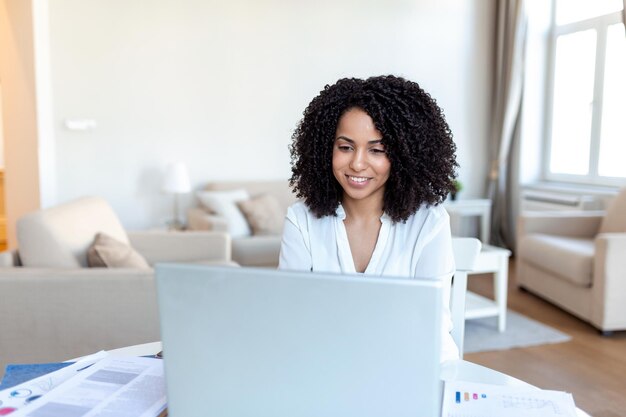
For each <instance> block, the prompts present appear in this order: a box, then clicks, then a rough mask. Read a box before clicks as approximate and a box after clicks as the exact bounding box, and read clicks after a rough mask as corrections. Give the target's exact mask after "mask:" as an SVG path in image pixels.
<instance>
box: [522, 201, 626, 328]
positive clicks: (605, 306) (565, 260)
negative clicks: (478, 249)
mask: <svg viewBox="0 0 626 417" xmlns="http://www.w3.org/2000/svg"><path fill="white" fill-rule="evenodd" d="M517 239H518V240H517V255H516V264H517V285H518V286H520V287H522V288H525V289H527V290H528V291H530V292H532V293H535V294H537V295H539V296H540V297H542V298H545V299H546V300H548V301H551V302H552V303H554V304H556V305H558V306H559V307H561V308H563V309H564V310H566V311H568V312H570V313H572V314H574V315H575V316H577V317H579V318H581V319H583V320H585V321H587V322H589V323H591V324H592V325H593V326H595V327H596V328H598V329H599V330H600V331H602V332H603V333H604V334H609V333H610V332H611V331H613V330H625V329H626V189H624V190H622V191H621V192H620V194H619V195H618V196H617V197H616V198H615V199H614V200H613V201H612V202H611V204H610V206H609V208H608V210H607V212H606V213H604V212H568V213H563V212H543V213H526V214H523V215H521V216H520V217H519V219H518V229H517Z"/></svg>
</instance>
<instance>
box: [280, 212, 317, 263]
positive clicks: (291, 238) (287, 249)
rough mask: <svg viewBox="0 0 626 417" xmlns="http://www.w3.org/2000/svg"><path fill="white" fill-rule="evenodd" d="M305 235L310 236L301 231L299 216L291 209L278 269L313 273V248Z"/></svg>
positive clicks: (288, 213)
mask: <svg viewBox="0 0 626 417" xmlns="http://www.w3.org/2000/svg"><path fill="white" fill-rule="evenodd" d="M305 235H306V236H308V234H306V233H304V232H303V230H302V229H301V227H300V224H299V222H298V219H297V216H296V215H295V213H294V211H293V210H292V208H291V207H290V208H289V210H288V211H287V217H286V218H285V228H284V231H283V239H282V242H281V245H280V258H279V261H278V269H290V270H296V271H311V269H312V267H313V262H312V258H311V248H310V247H309V245H308V244H307V239H306V238H305Z"/></svg>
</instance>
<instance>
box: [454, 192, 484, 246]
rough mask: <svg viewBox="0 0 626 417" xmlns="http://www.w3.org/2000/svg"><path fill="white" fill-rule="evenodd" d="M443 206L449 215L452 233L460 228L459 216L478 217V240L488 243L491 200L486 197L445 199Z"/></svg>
mask: <svg viewBox="0 0 626 417" xmlns="http://www.w3.org/2000/svg"><path fill="white" fill-rule="evenodd" d="M443 207H444V208H445V209H446V211H447V212H448V214H449V215H450V227H451V228H452V231H453V233H454V231H455V230H460V224H461V218H462V217H466V216H478V217H480V240H481V242H483V244H484V243H489V234H490V233H489V229H490V227H491V200H489V199H486V198H480V199H473V200H455V201H452V200H446V201H444V203H443Z"/></svg>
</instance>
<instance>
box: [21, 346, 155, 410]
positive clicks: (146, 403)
mask: <svg viewBox="0 0 626 417" xmlns="http://www.w3.org/2000/svg"><path fill="white" fill-rule="evenodd" d="M165 407H166V392H165V377H164V373H163V360H161V359H155V358H142V357H111V356H108V357H106V358H104V359H101V360H100V361H98V362H96V363H95V364H94V365H92V366H90V367H89V368H87V369H85V370H83V371H81V372H80V373H78V374H77V375H75V376H74V377H73V378H71V379H69V380H67V381H66V382H64V383H63V384H61V385H59V386H58V387H57V388H55V389H53V390H52V391H50V392H48V393H47V394H46V395H44V396H42V397H41V398H39V399H38V400H37V401H34V402H33V403H31V404H29V405H27V406H25V407H24V408H22V409H20V410H18V411H15V412H14V413H12V414H11V416H12V417H23V416H28V417H38V416H46V417H57V416H58V417H78V416H81V417H83V416H84V417H88V416H99V417H113V416H116V417H131V416H132V417H155V416H158V415H159V414H160V413H161V412H162V411H163V410H164V409H165Z"/></svg>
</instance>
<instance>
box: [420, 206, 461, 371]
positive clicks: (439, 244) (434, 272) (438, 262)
mask: <svg viewBox="0 0 626 417" xmlns="http://www.w3.org/2000/svg"><path fill="white" fill-rule="evenodd" d="M455 269H456V267H455V264H454V252H453V251H452V234H451V232H450V218H449V216H448V214H447V213H446V212H445V211H444V212H443V215H442V216H441V217H440V218H439V219H438V222H437V223H436V226H435V227H434V228H433V230H432V234H431V235H430V239H429V240H428V242H427V243H426V244H425V245H424V247H423V250H422V253H421V254H420V258H419V261H418V268H417V271H416V272H417V273H416V276H417V277H420V276H421V277H438V278H439V279H441V280H442V282H443V294H442V296H443V300H442V304H443V311H442V317H441V324H442V326H441V344H442V346H441V362H445V361H448V360H453V359H458V358H459V350H458V347H457V346H456V344H455V343H454V340H453V339H452V336H451V335H450V331H451V330H452V315H451V313H450V292H451V291H450V290H451V285H452V275H453V274H454V271H455Z"/></svg>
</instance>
